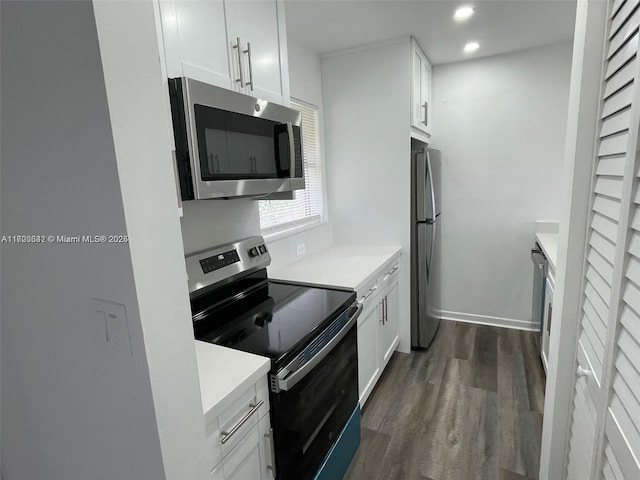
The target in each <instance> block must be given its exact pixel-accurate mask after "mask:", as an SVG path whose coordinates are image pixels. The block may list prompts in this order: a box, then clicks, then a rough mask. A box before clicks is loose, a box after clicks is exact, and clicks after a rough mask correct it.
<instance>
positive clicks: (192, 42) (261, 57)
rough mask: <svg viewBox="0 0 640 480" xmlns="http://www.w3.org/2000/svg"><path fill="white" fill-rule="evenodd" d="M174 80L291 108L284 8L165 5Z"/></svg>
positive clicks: (238, 3)
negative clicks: (184, 79)
mask: <svg viewBox="0 0 640 480" xmlns="http://www.w3.org/2000/svg"><path fill="white" fill-rule="evenodd" d="M159 4H160V15H161V21H162V37H163V42H164V52H165V57H166V58H165V60H166V64H167V73H168V75H169V77H180V76H185V77H190V78H193V79H195V80H199V81H201V82H205V83H209V84H212V85H217V86H219V87H223V88H227V89H230V90H235V91H237V92H241V93H245V94H248V95H252V96H255V97H258V98H262V99H264V100H268V101H273V102H277V103H280V104H284V105H289V70H288V65H287V37H286V29H285V18H284V6H283V4H282V3H281V2H279V1H276V0H262V1H260V2H255V1H243V0H229V1H223V0H161V1H160V2H159Z"/></svg>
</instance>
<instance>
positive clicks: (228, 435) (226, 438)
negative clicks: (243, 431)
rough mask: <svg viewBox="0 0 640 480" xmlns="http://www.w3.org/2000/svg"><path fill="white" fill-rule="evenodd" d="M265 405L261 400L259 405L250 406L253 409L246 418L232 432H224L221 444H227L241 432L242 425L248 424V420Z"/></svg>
mask: <svg viewBox="0 0 640 480" xmlns="http://www.w3.org/2000/svg"><path fill="white" fill-rule="evenodd" d="M263 404H264V401H263V400H260V401H259V402H258V403H251V404H249V406H250V407H251V410H249V411H248V412H247V413H245V414H244V417H242V418H241V419H240V421H239V422H238V423H236V424H235V425H234V426H233V427H232V428H231V430H229V431H228V432H227V431H225V430H223V431H222V438H221V439H220V443H221V444H223V445H224V444H225V443H227V442H228V441H229V439H230V438H231V437H232V436H233V434H234V433H236V432H237V431H238V430H240V427H242V425H244V424H245V423H247V420H249V418H251V415H253V414H254V413H256V412H257V411H258V409H259V408H260V407H261V406H262V405H263Z"/></svg>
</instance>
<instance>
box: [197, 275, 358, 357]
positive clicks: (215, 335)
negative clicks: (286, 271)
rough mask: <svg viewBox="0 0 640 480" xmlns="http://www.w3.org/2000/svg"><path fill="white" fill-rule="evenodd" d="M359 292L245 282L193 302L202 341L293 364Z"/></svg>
mask: <svg viewBox="0 0 640 480" xmlns="http://www.w3.org/2000/svg"><path fill="white" fill-rule="evenodd" d="M354 300H355V293H353V292H350V291H346V290H333V289H328V288H319V287H309V286H304V285H298V284H294V283H288V282H278V281H272V280H268V279H267V278H266V273H263V272H258V273H257V274H254V275H253V276H251V277H248V278H245V279H244V282H242V283H239V284H237V285H229V286H227V287H225V288H223V289H221V290H220V291H216V292H213V293H210V294H208V295H207V296H205V297H202V298H199V299H198V300H197V301H193V300H192V310H193V313H194V316H193V320H194V331H195V337H196V338H197V339H198V340H202V341H205V342H210V343H215V344H218V345H224V346H227V347H231V348H235V349H238V350H243V351H245V352H250V353H255V354H258V355H264V356H266V357H270V358H271V359H272V361H273V362H274V363H275V364H279V363H281V362H284V361H289V359H290V358H292V357H293V356H295V355H297V354H298V353H299V351H301V350H302V348H304V346H305V345H306V344H307V343H308V341H310V340H311V339H312V338H313V337H314V336H316V335H317V334H318V333H319V332H320V331H322V329H323V328H324V327H325V326H326V325H328V324H329V323H330V322H331V321H332V320H334V319H335V318H336V317H337V316H338V315H340V314H341V313H342V312H343V311H344V309H345V308H347V307H348V306H349V305H351V304H352V303H353V301H354Z"/></svg>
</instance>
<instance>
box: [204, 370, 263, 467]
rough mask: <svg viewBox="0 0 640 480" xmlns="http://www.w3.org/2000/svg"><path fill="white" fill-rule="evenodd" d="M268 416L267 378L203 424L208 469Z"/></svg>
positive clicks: (217, 462) (252, 386) (216, 463)
mask: <svg viewBox="0 0 640 480" xmlns="http://www.w3.org/2000/svg"><path fill="white" fill-rule="evenodd" d="M261 402H262V403H261ZM258 405H260V406H259V407H258ZM256 407H257V408H256ZM268 413H269V386H268V382H267V377H264V378H262V379H261V380H260V381H258V382H257V383H256V384H254V385H251V387H249V388H248V389H247V390H245V391H244V392H243V393H242V394H241V395H239V396H238V397H237V398H236V400H235V401H234V402H233V404H232V405H231V406H229V407H227V409H226V410H224V411H223V412H222V413H221V414H220V415H218V416H217V417H216V418H215V419H214V420H213V421H212V422H209V423H208V424H207V425H206V435H207V449H208V451H209V455H210V459H211V464H210V467H211V468H212V469H213V467H215V466H216V465H218V464H219V463H220V462H221V461H222V459H223V458H225V457H226V456H227V455H228V454H229V452H230V451H231V450H232V449H233V448H234V447H235V446H236V445H237V444H238V443H239V442H240V441H241V440H242V439H243V438H244V437H245V436H246V435H247V434H248V433H249V432H250V431H251V429H252V428H253V427H255V426H256V425H258V420H259V419H260V418H263V417H265V416H267V415H268Z"/></svg>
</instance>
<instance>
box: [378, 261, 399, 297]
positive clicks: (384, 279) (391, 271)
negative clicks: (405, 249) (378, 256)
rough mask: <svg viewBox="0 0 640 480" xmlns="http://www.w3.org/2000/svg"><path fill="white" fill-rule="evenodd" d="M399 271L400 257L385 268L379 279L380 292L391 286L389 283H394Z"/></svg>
mask: <svg viewBox="0 0 640 480" xmlns="http://www.w3.org/2000/svg"><path fill="white" fill-rule="evenodd" d="M399 272H400V260H399V259H398V260H395V261H394V262H392V263H390V264H389V265H387V266H386V267H385V269H384V273H383V274H382V275H381V276H380V279H379V280H378V290H379V291H380V292H384V291H385V290H386V289H387V288H388V287H389V285H391V284H393V283H394V281H395V279H396V278H397V277H398V273H399Z"/></svg>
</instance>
